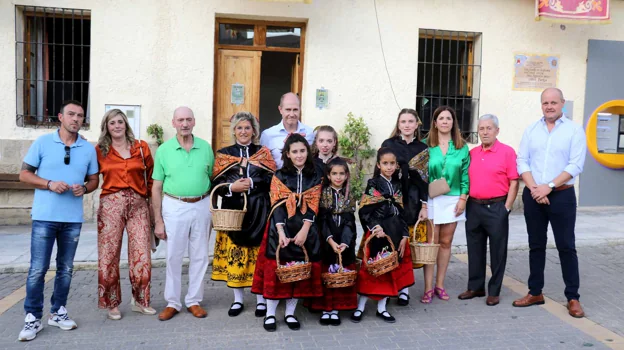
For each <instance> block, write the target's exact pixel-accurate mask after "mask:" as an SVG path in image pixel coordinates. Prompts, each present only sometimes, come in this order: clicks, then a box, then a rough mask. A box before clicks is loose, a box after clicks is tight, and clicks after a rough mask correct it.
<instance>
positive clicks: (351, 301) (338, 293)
mask: <svg viewBox="0 0 624 350" xmlns="http://www.w3.org/2000/svg"><path fill="white" fill-rule="evenodd" d="M345 268H347V269H349V270H351V271H355V270H356V268H357V267H356V265H355V263H353V264H351V265H348V266H345ZM328 270H329V265H325V264H323V271H325V272H327V271H328ZM356 286H357V284H355V285H353V286H351V287H345V288H327V287H325V285H323V296H322V297H319V298H313V299H307V300H306V301H305V303H304V304H303V306H305V307H307V308H309V309H310V310H320V311H332V310H341V311H348V310H355V309H357V289H356Z"/></svg>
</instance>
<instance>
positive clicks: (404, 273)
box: [357, 231, 415, 300]
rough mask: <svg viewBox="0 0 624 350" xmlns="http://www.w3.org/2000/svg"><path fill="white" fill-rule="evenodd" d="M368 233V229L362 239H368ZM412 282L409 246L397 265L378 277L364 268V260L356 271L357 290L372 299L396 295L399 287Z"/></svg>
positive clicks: (406, 285) (408, 285) (412, 283)
mask: <svg viewBox="0 0 624 350" xmlns="http://www.w3.org/2000/svg"><path fill="white" fill-rule="evenodd" d="M369 235H370V231H367V232H366V234H365V236H364V240H363V241H365V240H366V239H368V236H369ZM366 249H368V248H366ZM397 249H398V247H397ZM414 282H415V280H414V270H413V269H412V253H411V251H410V248H409V246H406V247H405V253H404V254H403V258H399V266H398V267H397V268H396V269H394V270H392V271H390V272H387V273H384V274H383V275H381V276H379V277H373V276H372V275H370V274H369V273H368V270H367V269H366V262H365V261H362V266H361V267H360V271H359V272H358V279H357V292H358V294H361V295H365V296H367V297H369V298H371V299H373V300H381V299H383V298H385V297H396V296H398V295H399V291H400V290H401V289H403V288H405V287H410V286H412V285H414Z"/></svg>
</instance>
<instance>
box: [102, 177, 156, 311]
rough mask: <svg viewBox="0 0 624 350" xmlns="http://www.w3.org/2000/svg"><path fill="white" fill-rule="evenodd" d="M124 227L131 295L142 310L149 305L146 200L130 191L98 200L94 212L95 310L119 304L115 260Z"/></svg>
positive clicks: (148, 234)
mask: <svg viewBox="0 0 624 350" xmlns="http://www.w3.org/2000/svg"><path fill="white" fill-rule="evenodd" d="M124 228H125V229H126V231H127V232H128V265H129V269H130V283H131V284H132V296H133V297H134V300H136V302H137V303H138V304H140V305H142V306H144V307H147V306H149V303H150V283H151V282H150V281H151V278H152V257H151V242H150V234H151V227H150V216H149V208H148V205H147V201H146V200H145V198H144V197H141V196H140V195H139V194H138V193H136V192H134V191H133V190H131V189H125V190H121V191H119V192H116V193H113V194H110V195H107V196H104V197H101V198H100V208H99V210H98V296H99V298H98V307H99V308H101V309H112V308H114V307H117V306H119V304H120V303H121V283H120V282H119V259H120V257H121V244H122V238H123V232H124Z"/></svg>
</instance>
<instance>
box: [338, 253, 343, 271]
mask: <svg viewBox="0 0 624 350" xmlns="http://www.w3.org/2000/svg"><path fill="white" fill-rule="evenodd" d="M343 270H344V268H343V266H342V252H338V272H339V273H342V271H343Z"/></svg>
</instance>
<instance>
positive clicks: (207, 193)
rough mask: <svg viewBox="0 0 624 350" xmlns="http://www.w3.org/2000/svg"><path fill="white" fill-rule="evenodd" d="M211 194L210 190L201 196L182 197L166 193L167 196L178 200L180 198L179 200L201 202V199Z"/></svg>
mask: <svg viewBox="0 0 624 350" xmlns="http://www.w3.org/2000/svg"><path fill="white" fill-rule="evenodd" d="M209 195H210V191H208V192H206V193H204V194H202V195H201V196H199V197H180V196H174V195H171V194H169V193H165V196H167V197H169V198H173V199H177V200H179V201H181V202H184V203H197V202H199V201H200V200H202V199H204V198H206V197H208V196H209Z"/></svg>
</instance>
